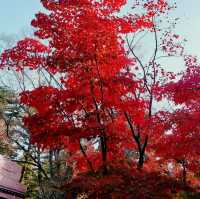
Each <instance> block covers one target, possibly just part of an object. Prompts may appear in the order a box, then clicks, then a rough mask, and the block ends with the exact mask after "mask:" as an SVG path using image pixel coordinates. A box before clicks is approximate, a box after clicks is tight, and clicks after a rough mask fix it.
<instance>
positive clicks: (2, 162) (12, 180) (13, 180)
mask: <svg viewBox="0 0 200 199" xmlns="http://www.w3.org/2000/svg"><path fill="white" fill-rule="evenodd" d="M21 169H22V168H21V166H19V165H18V164H16V163H15V162H13V161H11V160H9V159H7V158H5V157H3V156H1V155H0V186H2V187H6V188H8V189H12V190H16V191H18V192H26V187H25V186H24V185H22V184H20V183H19V179H20V176H21Z"/></svg>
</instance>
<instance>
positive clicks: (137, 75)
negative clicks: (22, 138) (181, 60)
mask: <svg viewBox="0 0 200 199" xmlns="http://www.w3.org/2000/svg"><path fill="white" fill-rule="evenodd" d="M41 3H42V5H43V6H44V7H45V8H46V9H47V12H46V13H42V12H39V13H38V14H36V18H35V19H34V20H33V21H32V23H31V24H32V26H33V27H34V28H35V29H36V30H35V38H25V39H23V40H22V41H19V42H18V43H17V45H16V46H15V47H13V48H12V49H9V50H6V51H5V52H4V53H2V55H1V66H2V68H5V67H12V68H14V69H15V70H16V71H18V72H20V71H22V70H26V69H31V70H38V69H42V70H43V71H44V73H45V72H46V73H48V74H50V76H51V78H53V80H54V86H47V85H45V86H40V87H38V88H34V89H33V90H27V91H24V92H22V93H20V100H21V103H23V104H24V105H26V106H28V107H32V108H33V109H34V111H33V114H32V115H26V116H25V117H24V125H25V126H26V127H27V128H28V129H29V131H30V134H31V140H32V142H33V143H37V145H38V146H39V147H41V148H43V149H45V148H54V149H55V148H60V149H64V150H66V151H67V152H68V153H69V157H68V159H66V162H67V164H68V165H70V166H71V167H72V168H73V177H72V179H71V181H70V182H66V185H65V186H64V187H62V188H63V189H66V190H68V191H69V192H80V193H82V192H85V193H87V195H88V197H90V198H121V197H125V198H133V196H134V197H135V198H161V197H162V198H171V197H172V195H171V192H173V191H177V190H178V189H179V188H181V184H179V183H178V181H177V179H176V178H175V177H176V176H175V177H174V178H172V177H170V176H169V175H166V168H167V165H169V163H170V161H171V160H176V161H177V163H180V164H181V165H182V166H183V167H184V171H185V169H186V162H187V165H194V164H192V163H194V162H195V163H197V162H198V155H197V154H198V150H197V149H198V146H199V143H198V133H199V127H198V125H197V124H196V123H197V122H196V121H197V120H198V114H199V113H196V112H195V110H196V108H197V107H196V104H198V103H197V102H198V100H199V98H198V94H199V91H198V90H199V89H198V86H195V87H194V86H193V84H195V81H196V80H197V79H196V77H194V78H193V76H192V75H191V74H193V70H196V68H195V69H193V68H194V67H193V64H192V61H191V59H189V58H188V57H186V58H185V59H186V63H187V64H188V70H187V72H186V74H185V75H183V77H182V79H181V80H180V81H179V82H176V83H174V82H173V83H169V80H170V81H171V80H173V79H174V78H175V76H174V74H173V73H171V72H167V71H166V70H164V68H163V67H162V66H161V65H160V64H159V62H158V61H157V58H158V48H159V49H161V51H162V53H163V54H165V55H167V56H173V55H179V56H182V57H184V55H183V51H184V48H183V46H182V45H181V44H180V43H179V42H178V40H179V36H178V35H176V34H171V33H170V32H169V31H167V32H164V33H163V32H162V39H161V42H160V43H159V44H158V34H159V33H161V30H159V26H158V24H157V23H156V20H155V19H156V18H159V17H161V16H162V15H164V16H167V15H168V12H169V10H171V9H172V8H174V7H175V6H174V5H171V4H169V3H168V2H167V1H165V0H151V1H150V0H146V1H142V0H141V1H136V3H135V4H134V5H133V8H132V9H133V11H134V10H135V9H136V8H138V9H139V8H142V13H140V14H129V15H126V16H122V17H120V16H119V14H118V13H119V12H120V9H121V8H122V6H124V5H126V3H127V2H126V1H122V0H114V1H110V0H105V1H94V0H76V1H73V0H60V1H56V0H41ZM144 30H147V31H148V32H150V33H152V34H153V35H154V39H155V49H154V51H153V56H152V57H151V58H150V60H149V61H148V62H147V64H144V63H142V61H141V59H140V58H139V57H138V56H137V55H136V54H135V52H134V47H133V46H132V42H131V41H130V37H129V35H130V34H135V33H138V32H141V31H144ZM126 42H127V43H126ZM127 49H128V50H127ZM197 70H198V67H197ZM191 71H192V72H191ZM141 74H142V75H141ZM197 76H198V72H197ZM197 81H198V80H197ZM166 82H167V84H166ZM180 84H181V86H182V87H183V88H184V89H183V90H180V89H179V87H180ZM163 94H165V95H163ZM162 98H168V99H172V100H173V101H174V102H175V103H176V104H182V103H185V104H186V106H185V107H186V108H184V109H182V108H181V109H180V110H176V111H174V112H173V113H171V112H169V111H163V110H159V111H154V110H153V104H154V102H155V101H157V100H160V99H162ZM194 104H195V105H194ZM191 112H192V113H191ZM188 114H189V116H188ZM190 118H191V119H190ZM194 119H196V120H194ZM191 120H193V121H195V122H194V123H193V122H191ZM191 129H192V130H191ZM169 130H170V131H171V134H170V135H168V134H166V132H167V131H169ZM193 131H194V132H195V133H193ZM169 145H170V146H169ZM191 146H194V147H191ZM188 147H190V150H187V148H188ZM135 160H136V161H135ZM144 163H146V164H144ZM190 163H191V164H190ZM195 165H197V164H195ZM143 167H144V168H143ZM187 167H188V166H187ZM195 168H198V165H197V166H196V167H195ZM173 169H176V165H175V164H174V165H173Z"/></svg>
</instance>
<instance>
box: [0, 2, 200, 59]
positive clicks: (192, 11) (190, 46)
mask: <svg viewBox="0 0 200 199" xmlns="http://www.w3.org/2000/svg"><path fill="white" fill-rule="evenodd" d="M169 1H170V0H169ZM176 2H177V6H178V8H177V9H176V11H175V13H174V14H175V15H176V16H177V17H179V18H181V20H180V22H179V24H178V26H177V32H178V33H179V34H181V35H183V36H184V37H185V38H186V39H187V40H188V43H187V46H186V49H187V51H188V52H190V53H192V54H195V55H197V56H199V57H200V39H199V37H200V12H199V8H200V0H190V1H189V0H177V1H176ZM41 10H43V8H42V6H41V4H40V1H39V0H0V34H1V33H5V34H19V33H20V32H22V31H26V30H28V29H29V28H30V22H31V19H33V18H34V14H35V13H37V12H38V11H41Z"/></svg>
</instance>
